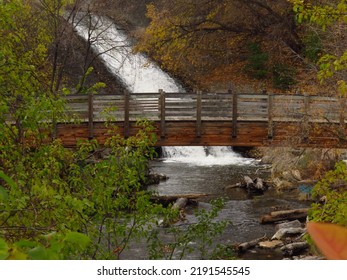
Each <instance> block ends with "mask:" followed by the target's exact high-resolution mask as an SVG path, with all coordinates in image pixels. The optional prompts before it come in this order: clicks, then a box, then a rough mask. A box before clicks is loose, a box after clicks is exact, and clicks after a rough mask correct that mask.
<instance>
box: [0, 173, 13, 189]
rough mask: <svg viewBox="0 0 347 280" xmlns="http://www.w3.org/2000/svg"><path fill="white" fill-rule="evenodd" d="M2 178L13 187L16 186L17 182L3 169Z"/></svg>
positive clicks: (0, 176) (0, 175)
mask: <svg viewBox="0 0 347 280" xmlns="http://www.w3.org/2000/svg"><path fill="white" fill-rule="evenodd" d="M0 178H1V179H3V180H4V181H5V182H6V183H7V184H8V185H9V186H10V187H11V188H16V183H15V182H14V181H13V180H12V179H11V178H10V177H8V176H7V175H6V174H5V173H4V172H3V171H1V170H0Z"/></svg>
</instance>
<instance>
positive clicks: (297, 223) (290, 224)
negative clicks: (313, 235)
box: [275, 220, 301, 231]
mask: <svg viewBox="0 0 347 280" xmlns="http://www.w3.org/2000/svg"><path fill="white" fill-rule="evenodd" d="M282 228H301V223H300V221H299V220H294V221H290V222H285V223H280V224H277V225H276V226H275V230H276V231H278V230H280V229H282Z"/></svg>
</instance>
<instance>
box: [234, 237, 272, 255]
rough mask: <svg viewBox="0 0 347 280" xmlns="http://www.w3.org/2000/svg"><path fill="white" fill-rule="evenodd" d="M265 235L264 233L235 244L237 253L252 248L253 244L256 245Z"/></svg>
mask: <svg viewBox="0 0 347 280" xmlns="http://www.w3.org/2000/svg"><path fill="white" fill-rule="evenodd" d="M265 238H266V236H265V235H264V236H263V237H260V238H257V239H254V240H251V241H248V242H244V243H241V244H240V245H239V246H237V249H238V251H239V253H242V252H245V251H247V250H248V249H250V248H253V247H255V246H257V245H258V243H259V242H261V241H263V240H265Z"/></svg>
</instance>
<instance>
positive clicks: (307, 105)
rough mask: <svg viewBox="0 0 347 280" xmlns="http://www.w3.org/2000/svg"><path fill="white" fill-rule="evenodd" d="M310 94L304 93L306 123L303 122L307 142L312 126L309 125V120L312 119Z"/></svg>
mask: <svg viewBox="0 0 347 280" xmlns="http://www.w3.org/2000/svg"><path fill="white" fill-rule="evenodd" d="M309 114H310V95H309V94H308V93H306V92H305V93H304V120H303V121H304V123H303V130H304V133H303V137H304V141H305V142H307V141H308V139H309V135H310V127H309V120H310V116H309Z"/></svg>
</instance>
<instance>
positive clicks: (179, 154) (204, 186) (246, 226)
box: [123, 147, 308, 259]
mask: <svg viewBox="0 0 347 280" xmlns="http://www.w3.org/2000/svg"><path fill="white" fill-rule="evenodd" d="M166 149H168V150H167V151H165V150H164V158H161V159H158V160H155V161H152V162H151V163H150V167H151V169H152V172H154V173H161V174H165V175H166V176H168V177H169V179H168V180H166V181H163V182H161V183H160V184H158V185H153V186H151V188H150V189H151V190H152V191H155V192H157V193H158V194H159V195H175V194H192V193H194V194H196V193H198V194H199V193H200V194H202V193H204V194H207V196H206V197H204V198H200V199H199V202H198V205H197V206H196V205H195V206H188V207H187V208H186V209H185V219H184V221H180V222H179V223H178V224H176V225H175V226H188V225H190V224H193V223H196V222H197V220H196V217H195V215H194V211H195V210H197V209H201V208H204V209H207V210H208V209H210V208H211V204H210V203H209V202H210V201H211V199H214V198H223V199H224V201H225V206H224V208H223V209H222V211H221V212H220V213H219V216H218V218H217V220H219V221H221V220H227V221H229V222H230V224H229V225H228V226H227V228H226V230H225V231H224V233H223V234H222V235H220V236H219V237H218V240H215V243H219V244H224V245H235V244H240V243H242V242H247V241H250V240H253V239H256V238H259V237H263V236H264V235H266V236H267V237H271V236H272V235H273V234H274V233H275V229H274V227H275V226H274V225H273V224H266V225H262V224H260V222H259V219H260V217H261V216H262V215H264V214H268V213H269V212H271V211H273V210H274V209H276V210H277V209H294V208H303V207H307V206H308V204H307V202H304V201H299V200H298V199H297V195H296V194H294V193H286V194H283V193H282V194H280V193H277V192H276V191H275V190H273V189H269V190H268V191H267V192H265V194H264V195H261V196H255V197H252V198H251V197H248V196H247V194H246V192H245V191H244V190H243V189H239V188H234V189H231V190H230V189H229V190H226V189H225V188H226V187H228V186H230V185H233V184H236V183H238V182H240V181H241V179H242V176H244V175H248V176H250V177H251V178H255V177H262V178H265V179H266V177H267V176H268V175H269V174H268V171H267V170H268V169H267V168H266V166H264V165H261V164H260V163H259V162H258V161H257V160H254V159H249V158H243V157H242V156H240V155H239V154H237V153H235V152H233V151H232V149H231V148H230V147H208V148H207V147H171V148H166ZM165 156H166V157H165ZM161 238H163V239H164V240H165V239H168V240H169V239H170V236H168V235H166V234H165V233H163V234H162V236H161ZM144 249H145V248H141V246H138V245H136V246H134V247H133V248H132V249H131V250H130V252H128V253H129V254H126V255H125V256H123V257H126V258H133V257H134V255H136V258H138V256H142V255H143V253H142V254H141V250H144ZM199 257H200V255H199V254H198V253H197V252H192V253H190V254H189V255H188V256H186V258H189V259H199ZM242 258H243V259H281V258H282V255H280V254H278V255H276V254H275V253H274V252H270V251H267V250H256V251H250V252H248V253H247V254H245V255H243V256H242Z"/></svg>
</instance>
